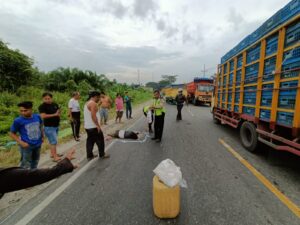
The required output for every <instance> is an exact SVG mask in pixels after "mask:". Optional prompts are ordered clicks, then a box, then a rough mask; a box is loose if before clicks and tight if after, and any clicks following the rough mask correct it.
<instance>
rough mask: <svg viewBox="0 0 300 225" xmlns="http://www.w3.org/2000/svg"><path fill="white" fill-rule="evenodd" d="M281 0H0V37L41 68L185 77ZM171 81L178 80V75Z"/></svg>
mask: <svg viewBox="0 0 300 225" xmlns="http://www.w3.org/2000/svg"><path fill="white" fill-rule="evenodd" d="M288 2H289V1H287V0H264V1H262V0H219V1H217V0H209V1H208V0H205V1H204V0H160V1H158V0H131V1H130V0H124V1H123V0H122V1H119V0H0V39H2V40H3V41H4V42H7V43H9V46H10V48H13V49H16V48H17V49H20V50H21V51H22V52H24V53H25V54H27V55H28V56H30V57H32V58H34V60H35V64H36V66H37V67H38V68H39V69H40V70H42V71H50V70H53V69H56V68H57V67H61V66H62V67H77V68H80V69H83V70H92V71H96V72H98V73H103V74H106V75H107V76H108V77H109V78H111V79H112V78H116V79H117V80H118V81H120V82H128V83H137V82H138V70H139V71H140V81H141V82H142V83H146V82H148V81H152V80H154V81H158V80H159V79H160V77H161V75H163V74H168V75H174V74H176V75H179V77H178V82H179V83H180V82H189V81H190V80H192V79H193V77H195V76H202V75H203V73H202V72H201V70H203V65H204V64H205V65H206V68H208V71H207V72H206V74H207V75H211V74H213V73H214V72H215V70H216V66H217V64H218V63H219V62H220V58H221V57H222V56H223V55H224V54H225V53H226V52H227V51H228V50H230V49H231V48H232V47H234V46H235V45H236V44H237V43H238V42H239V41H240V40H241V39H242V38H244V37H245V36H246V35H248V34H249V33H251V32H253V31H254V30H255V29H256V28H257V27H258V26H259V25H261V24H262V23H263V22H264V21H265V20H266V19H268V18H269V17H271V16H272V15H273V14H274V13H275V12H276V11H278V10H279V9H280V8H282V7H283V6H284V5H286V4H287V3H288ZM178 82H177V83H178Z"/></svg>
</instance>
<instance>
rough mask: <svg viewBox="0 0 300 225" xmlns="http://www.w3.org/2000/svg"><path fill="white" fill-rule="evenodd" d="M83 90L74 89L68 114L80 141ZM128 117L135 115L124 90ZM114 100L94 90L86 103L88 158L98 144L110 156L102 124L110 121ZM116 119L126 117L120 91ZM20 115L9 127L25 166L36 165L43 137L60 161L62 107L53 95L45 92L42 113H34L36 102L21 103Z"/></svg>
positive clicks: (104, 156) (52, 154)
mask: <svg viewBox="0 0 300 225" xmlns="http://www.w3.org/2000/svg"><path fill="white" fill-rule="evenodd" d="M79 99H80V93H79V92H74V93H73V94H72V98H71V99H70V100H69V102H68V117H69V120H70V124H71V128H72V132H73V136H74V139H75V140H76V141H80V124H81V121H80V117H81V114H80V103H79ZM124 101H125V104H126V117H127V118H128V119H131V118H132V107H131V97H129V95H128V92H125V97H124ZM111 103H112V102H111V99H110V98H109V97H108V96H107V95H105V93H104V92H98V91H93V92H90V93H89V98H88V100H87V102H86V104H85V105H84V128H85V130H86V132H87V142H86V153H87V159H88V160H90V159H92V158H94V157H95V156H94V155H93V152H92V150H93V147H94V144H95V143H96V144H97V146H98V149H99V157H100V158H108V155H105V152H104V148H105V146H104V135H103V132H102V130H101V126H100V125H101V124H107V121H108V112H109V109H110V107H111ZM115 104H116V115H117V116H116V121H117V119H118V120H119V122H121V119H122V116H123V107H124V106H123V104H124V103H123V98H122V97H121V95H120V94H117V97H116V100H115ZM18 107H19V112H20V116H19V117H18V118H16V119H15V120H14V122H13V124H12V125H11V128H10V136H11V137H12V139H14V140H15V141H16V142H17V144H18V145H19V148H20V153H21V160H20V161H21V163H20V166H21V167H22V168H30V169H35V168H37V165H38V162H39V158H40V151H41V146H42V143H43V142H44V138H45V137H46V138H47V139H48V142H49V145H50V157H51V158H52V159H53V161H54V162H59V161H60V160H61V157H62V154H59V153H58V152H57V143H58V131H59V125H60V117H61V109H60V107H59V106H58V104H57V103H55V102H53V95H52V94H51V93H49V92H45V93H43V95H42V104H41V105H40V106H39V107H38V110H39V114H36V113H33V103H32V102H30V101H24V102H21V103H19V104H18Z"/></svg>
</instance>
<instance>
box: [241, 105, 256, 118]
mask: <svg viewBox="0 0 300 225" xmlns="http://www.w3.org/2000/svg"><path fill="white" fill-rule="evenodd" d="M243 113H244V114H247V115H250V116H254V113H255V108H253V107H248V106H243Z"/></svg>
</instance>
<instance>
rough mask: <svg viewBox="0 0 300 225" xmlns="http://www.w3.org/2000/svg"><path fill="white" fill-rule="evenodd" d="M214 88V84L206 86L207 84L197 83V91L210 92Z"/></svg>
mask: <svg viewBox="0 0 300 225" xmlns="http://www.w3.org/2000/svg"><path fill="white" fill-rule="evenodd" d="M213 90H214V86H208V85H198V91H202V92H211V91H213Z"/></svg>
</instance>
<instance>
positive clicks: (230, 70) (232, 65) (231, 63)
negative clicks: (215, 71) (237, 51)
mask: <svg viewBox="0 0 300 225" xmlns="http://www.w3.org/2000/svg"><path fill="white" fill-rule="evenodd" d="M233 70H234V61H233V60H231V61H230V62H229V72H232V71H233Z"/></svg>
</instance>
